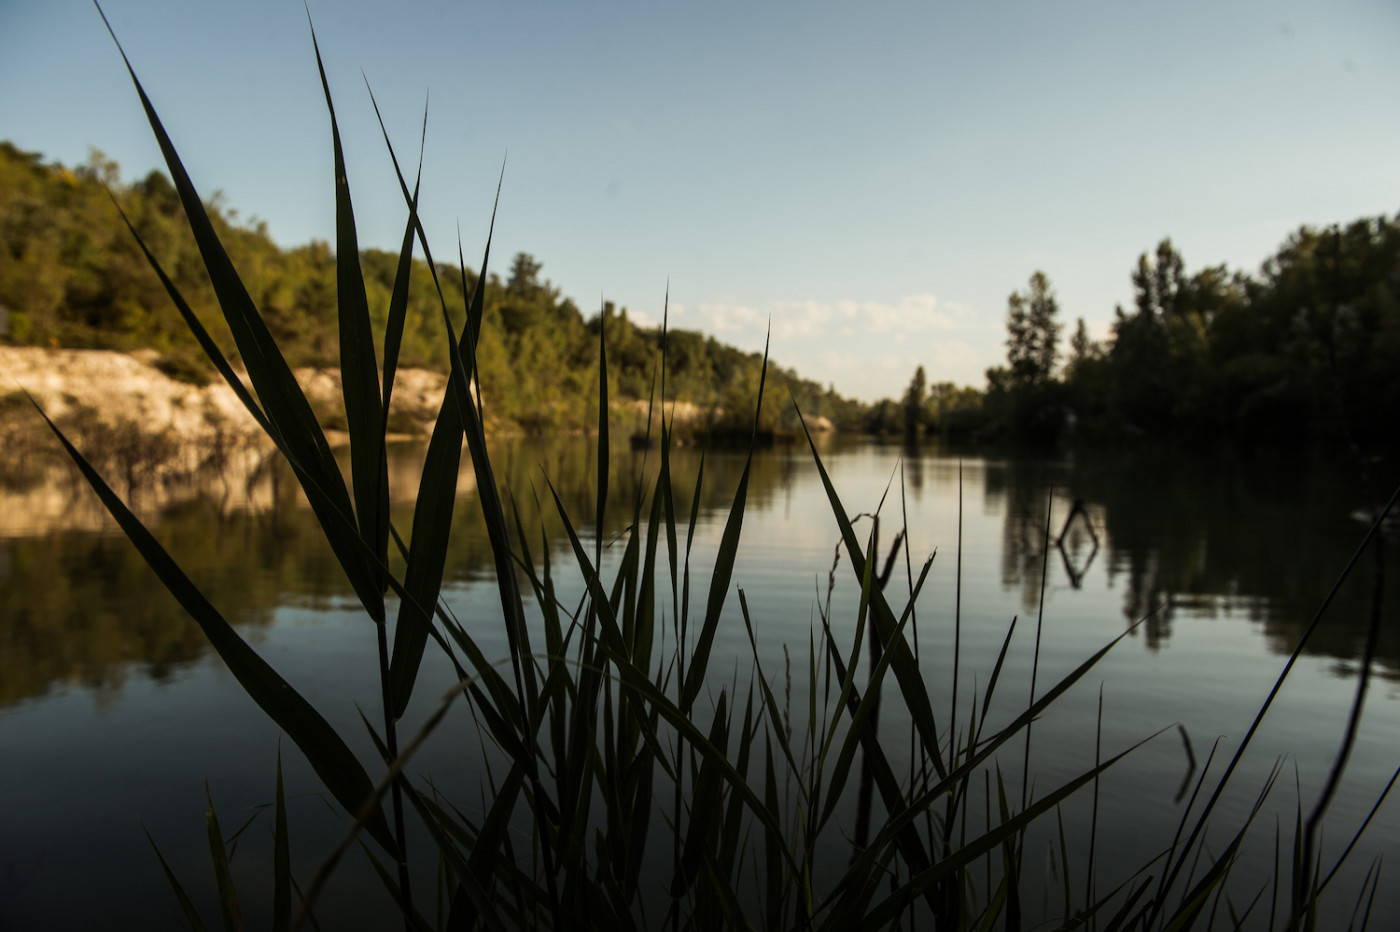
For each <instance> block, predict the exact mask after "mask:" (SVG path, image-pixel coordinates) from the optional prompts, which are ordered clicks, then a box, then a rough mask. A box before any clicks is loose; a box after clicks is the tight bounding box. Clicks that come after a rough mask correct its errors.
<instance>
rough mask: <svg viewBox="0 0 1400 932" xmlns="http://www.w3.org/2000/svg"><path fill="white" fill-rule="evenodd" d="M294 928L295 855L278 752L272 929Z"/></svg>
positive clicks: (286, 931)
mask: <svg viewBox="0 0 1400 932" xmlns="http://www.w3.org/2000/svg"><path fill="white" fill-rule="evenodd" d="M291 927H292V855H291V849H290V844H289V842H288V837H287V797H286V795H285V794H284V793H283V791H282V749H281V748H278V749H277V789H276V793H275V795H274V798H273V814H272V929H273V932H289V930H290V929H291Z"/></svg>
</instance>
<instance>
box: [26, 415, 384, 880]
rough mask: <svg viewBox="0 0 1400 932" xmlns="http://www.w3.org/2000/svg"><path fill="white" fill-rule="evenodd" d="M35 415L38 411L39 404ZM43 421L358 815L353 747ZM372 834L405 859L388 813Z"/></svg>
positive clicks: (360, 779) (248, 685)
mask: <svg viewBox="0 0 1400 932" xmlns="http://www.w3.org/2000/svg"><path fill="white" fill-rule="evenodd" d="M35 408H36V409H38V404H37V403H36V404H35ZM39 414H40V416H41V417H43V418H44V421H45V422H46V423H47V424H48V425H49V429H50V430H52V431H53V432H54V435H55V436H56V437H58V440H59V442H60V443H62V444H63V447H64V449H65V450H67V452H68V455H69V457H70V458H71V459H72V460H73V462H74V463H75V464H76V465H77V467H78V469H79V471H80V472H81V473H82V474H83V478H85V479H86V480H87V482H88V485H90V486H91V487H92V490H93V491H94V492H96V493H97V497H98V498H99V499H100V500H101V501H102V504H103V505H104V506H105V507H106V508H107V511H108V512H109V513H110V514H111V515H112V517H113V518H115V519H116V522H117V524H118V526H119V527H121V529H122V532H123V533H125V534H126V536H127V539H129V540H130V541H131V542H132V543H133V544H134V545H135V546H136V549H137V550H138V551H140V553H141V556H142V557H143V558H144V559H145V561H146V563H147V565H149V566H150V567H151V569H152V570H154V571H155V574H156V576H157V577H159V578H160V581H161V583H162V584H164V586H165V588H166V589H167V590H169V591H170V594H171V595H173V596H174V597H175V599H176V601H178V602H179V603H180V606H181V607H182V608H183V609H184V610H185V611H186V612H188V613H189V615H190V617H191V618H193V619H194V620H195V623H196V624H198V625H199V627H200V629H201V630H203V631H204V635H205V637H207V638H208V639H209V643H210V645H211V646H213V648H214V650H215V651H217V652H218V654H219V657H220V658H221V659H222V660H223V661H224V663H225V665H227V666H228V669H229V672H230V673H232V674H233V675H234V678H235V679H237V680H238V683H239V685H241V686H242V687H243V690H244V692H246V693H247V694H248V696H249V698H251V699H252V700H253V701H254V702H256V703H257V704H258V706H259V708H261V709H262V710H263V711H264V712H266V713H267V715H268V717H269V718H271V719H272V720H273V721H274V722H276V723H277V725H278V727H280V728H281V729H282V730H283V731H284V732H286V734H287V737H289V738H291V739H292V742H293V743H294V744H296V746H297V747H298V748H300V749H301V752H302V753H303V754H305V755H306V759H307V761H309V762H310V764H311V766H312V769H314V770H315V771H316V775H317V776H319V777H320V778H321V781H322V782H323V783H324V784H325V785H326V789H327V790H329V791H330V793H331V795H332V796H334V797H335V798H336V800H337V801H338V802H339V803H340V804H341V805H342V806H344V807H345V809H346V811H347V812H352V813H353V812H357V811H358V810H359V808H360V806H361V805H362V804H363V803H364V801H365V800H366V799H368V798H369V797H370V794H371V792H372V790H373V784H372V783H371V782H370V779H369V776H368V774H366V773H365V770H364V767H362V766H361V765H360V762H359V761H358V760H356V759H355V755H354V754H353V753H351V751H350V749H349V748H348V747H346V745H345V742H344V741H342V740H341V738H340V736H339V735H338V734H336V733H335V730H334V729H333V728H331V726H330V725H329V724H328V723H327V722H326V720H325V719H324V718H322V717H321V714H320V713H319V712H317V711H316V709H315V708H314V707H312V705H311V704H310V703H308V702H307V701H306V700H305V699H303V698H302V697H301V694H300V693H298V692H297V691H296V690H295V689H293V688H292V687H291V684H289V683H288V682H287V681H286V680H284V679H282V677H281V676H280V675H278V673H277V672H276V671H275V670H273V669H272V667H271V666H269V665H268V664H267V662H266V661H265V660H263V659H262V658H261V657H259V656H258V654H257V652H256V651H254V650H253V649H252V648H251V647H249V646H248V643H247V642H246V641H244V640H243V638H242V637H240V636H239V635H238V632H236V631H234V630H233V626H231V625H230V624H229V623H228V622H227V621H225V620H224V618H223V616H222V615H220V614H219V612H218V610H217V609H215V608H214V606H213V605H212V604H210V602H209V600H208V599H206V598H205V597H204V594H203V593H202V592H200V591H199V589H198V588H197V587H196V586H195V585H194V583H193V582H191V581H190V579H189V577H188V576H186V575H185V573H184V571H183V570H181V569H180V567H179V565H178V564H176V562H175V561H174V560H173V559H171V557H170V554H169V553H167V552H166V550H165V548H164V547H163V546H161V544H160V542H159V541H158V540H156V539H155V537H154V536H152V534H151V532H150V531H148V530H147V529H146V527H145V525H143V524H142V523H141V522H140V521H139V520H138V519H137V518H136V516H135V515H133V514H132V513H131V510H130V509H128V508H127V507H126V505H125V504H124V503H123V502H122V500H121V499H120V498H118V497H117V495H116V493H115V492H113V491H112V489H111V487H110V486H108V485H107V483H106V482H105V481H104V480H103V479H102V477H101V476H100V475H98V474H97V471H96V470H94V469H93V468H92V465H91V464H90V463H88V461H87V459H86V458H84V457H83V455H82V454H81V453H79V452H78V449H77V448H76V447H74V446H73V445H72V444H71V443H70V442H69V441H68V438H67V437H66V436H64V434H63V432H62V431H61V430H59V429H58V426H57V425H56V424H54V422H53V421H51V420H49V417H48V415H47V414H44V412H43V410H42V409H39ZM365 827H366V830H367V831H368V832H369V833H370V835H371V836H372V837H373V838H374V840H375V841H377V842H378V843H379V844H380V845H381V846H383V848H384V849H385V850H386V851H389V852H397V850H398V846H397V844H395V842H394V839H393V836H392V834H391V833H390V831H389V823H388V821H387V820H386V819H385V818H384V814H383V812H382V811H378V810H376V812H375V813H374V816H373V817H372V818H371V819H370V820H369V821H368V822H367V823H366V826H365Z"/></svg>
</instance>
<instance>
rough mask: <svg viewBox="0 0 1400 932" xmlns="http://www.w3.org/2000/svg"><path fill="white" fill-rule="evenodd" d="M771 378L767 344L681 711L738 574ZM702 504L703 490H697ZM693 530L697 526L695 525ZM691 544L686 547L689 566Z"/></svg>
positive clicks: (693, 691) (700, 676)
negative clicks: (766, 388)
mask: <svg viewBox="0 0 1400 932" xmlns="http://www.w3.org/2000/svg"><path fill="white" fill-rule="evenodd" d="M767 377H768V342H767V340H765V341H764V344H763V368H762V369H761V370H760V373H759V378H758V401H757V402H756V404H755V405H754V432H753V435H752V436H750V438H749V454H748V457H747V458H746V459H745V460H744V471H743V473H741V474H740V476H739V488H738V489H737V490H735V492H734V504H733V505H731V506H730V509H729V518H728V520H726V521H725V523H724V533H723V535H721V537H720V541H719V551H718V552H717V553H716V554H715V568H714V572H713V574H712V575H711V576H710V595H709V598H708V599H707V600H706V602H705V621H704V623H703V624H702V625H701V627H700V636H699V637H698V638H697V639H696V642H695V653H694V655H693V656H692V657H691V660H690V668H689V669H687V670H686V671H685V682H684V686H683V688H682V690H681V708H682V709H685V710H686V711H689V710H690V708H691V706H692V705H693V704H694V703H695V697H696V696H698V695H700V688H701V686H702V685H703V683H704V679H705V670H706V668H707V667H708V665H709V661H710V649H711V647H712V646H713V645H714V641H715V631H716V630H717V629H718V628H719V619H720V614H721V612H722V611H723V610H724V600H725V597H726V596H727V595H728V594H729V581H730V579H731V578H732V577H733V575H734V561H735V559H736V558H737V557H738V554H739V534H740V532H741V531H742V529H743V526H744V507H745V505H746V503H747V498H748V491H749V471H750V469H751V468H752V467H753V451H754V443H755V439H756V438H757V436H758V416H759V413H760V412H761V411H762V410H763V385H764V381H765V380H766V379H767ZM696 501H697V503H698V501H699V490H698V489H697V490H696ZM692 530H693V523H692ZM689 550H690V545H689V542H687V544H686V551H687V561H686V562H687V565H689Z"/></svg>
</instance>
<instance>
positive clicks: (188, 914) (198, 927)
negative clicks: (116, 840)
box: [142, 828, 206, 932]
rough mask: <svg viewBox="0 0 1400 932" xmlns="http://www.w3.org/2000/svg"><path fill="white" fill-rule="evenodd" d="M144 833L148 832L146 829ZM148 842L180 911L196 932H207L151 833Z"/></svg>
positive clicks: (148, 833)
mask: <svg viewBox="0 0 1400 932" xmlns="http://www.w3.org/2000/svg"><path fill="white" fill-rule="evenodd" d="M142 831H143V832H146V830H145V829H144V828H143V829H142ZM146 840H147V841H149V842H150V843H151V850H152V851H154V852H155V853H156V860H158V861H160V869H161V870H162V871H163V872H164V873H165V881H166V883H168V884H170V889H171V890H173V891H174V893H175V899H176V900H178V901H179V903H180V911H181V912H183V913H184V914H185V921H186V922H188V923H189V924H190V928H192V929H194V930H195V932H205V929H206V926H205V925H204V920H203V919H201V918H200V917H199V911H198V910H196V909H195V908H194V901H193V900H191V899H190V897H189V894H188V893H186V892H185V888H184V887H183V886H181V885H180V881H179V880H178V879H176V877H175V872H174V871H172V870H171V869H170V865H169V864H167V863H166V862H165V856H164V855H162V854H161V853H160V848H159V847H157V845H156V840H155V839H154V838H152V837H151V833H150V832H146Z"/></svg>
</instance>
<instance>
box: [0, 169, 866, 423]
mask: <svg viewBox="0 0 1400 932" xmlns="http://www.w3.org/2000/svg"><path fill="white" fill-rule="evenodd" d="M108 192H110V196H109V193H108ZM114 201H115V204H114ZM116 204H119V205H120V207H121V210H122V212H124V213H125V214H126V216H127V218H128V219H129V220H130V221H131V224H132V226H133V227H134V228H135V229H136V231H137V232H138V233H139V234H140V236H141V237H142V239H143V240H144V241H145V242H146V244H147V245H148V246H149V247H150V249H151V251H152V252H153V253H154V254H155V255H156V257H157V258H158V259H159V261H160V262H161V264H162V266H163V267H164V269H165V271H166V273H167V274H168V275H169V276H170V277H171V278H172V279H173V280H174V282H175V283H176V285H177V286H178V287H179V288H180V290H181V292H182V293H183V294H184V296H185V298H186V299H187V300H188V301H189V303H190V305H191V307H192V308H193V310H194V311H195V313H196V314H197V315H198V316H199V318H200V319H201V321H203V322H204V324H205V326H206V327H208V328H209V330H210V331H211V332H212V333H214V334H215V336H216V339H218V340H219V342H220V344H221V345H222V346H223V347H224V349H225V351H226V352H227V353H228V354H229V355H230V357H232V358H236V353H235V351H234V347H233V343H232V340H231V339H227V330H226V328H225V325H224V323H223V318H222V315H221V314H220V312H219V309H218V305H217V302H216V300H215V298H214V293H213V290H212V288H211V287H210V285H209V281H208V278H207V276H206V275H205V272H204V265H203V263H202V262H201V260H200V258H199V253H198V249H197V248H196V246H195V243H194V239H193V237H192V236H191V235H190V233H189V229H188V226H187V225H186V222H185V218H184V212H183V210H182V208H181V206H180V201H179V197H178V196H177V194H176V192H175V189H174V187H173V185H171V183H170V181H169V179H168V178H166V176H165V175H164V174H162V173H160V172H156V171H153V172H151V173H150V174H149V175H147V176H146V177H145V178H144V179H141V180H139V181H136V182H134V183H129V184H125V183H123V182H122V180H121V177H120V170H119V168H118V166H117V165H116V163H114V162H112V161H111V160H109V159H107V158H105V157H104V156H103V155H102V154H101V153H98V152H94V153H93V154H92V156H91V157H90V158H89V160H88V162H87V164H85V165H83V166H81V167H79V168H76V169H69V168H66V167H64V166H62V165H58V164H54V163H46V162H45V161H44V160H43V158H42V156H40V155H39V154H36V153H31V152H25V151H22V150H20V149H19V148H17V147H16V146H14V145H13V144H12V143H9V142H0V309H3V310H0V342H8V343H11V344H16V345H32V346H62V347H68V348H100V349H118V350H131V349H138V348H152V349H155V350H157V351H158V352H159V353H160V354H161V355H160V357H159V361H158V363H157V364H158V365H159V366H160V367H161V368H163V369H164V370H165V371H166V372H167V373H168V374H170V375H172V376H175V377H177V378H183V379H186V380H190V381H195V382H202V381H204V380H207V379H208V378H209V369H208V367H207V366H206V364H205V362H204V360H203V357H202V355H201V353H200V351H199V349H198V347H197V345H196V344H195V342H194V340H193V338H192V337H191V336H190V335H189V333H188V331H187V329H186V328H185V326H184V323H183V322H182V321H181V320H180V317H179V315H178V313H177V312H176V311H175V309H174V307H173V306H172V305H171V303H170V299H169V298H168V297H167V296H166V294H165V291H164V289H163V288H162V286H161V284H160V281H159V280H158V279H157V277H156V276H155V274H154V273H153V272H152V271H151V269H150V267H149V265H148V263H147V261H146V259H145V257H144V256H143V255H142V253H141V250H140V247H139V246H138V245H137V243H136V240H135V238H134V237H133V236H132V235H131V232H130V231H129V230H127V228H126V226H125V224H124V223H123V222H122V219H121V216H120V214H119V213H118V211H117V207H116ZM208 206H209V207H210V211H209V213H210V218H211V220H212V222H213V224H214V226H215V229H216V230H217V232H218V234H219V236H220V238H221V239H222V240H223V242H224V245H225V247H226V248H227V249H228V252H229V255H230V257H231V258H232V260H233V262H234V265H235V266H236V267H237V268H238V270H239V272H240V274H241V275H242V276H243V280H244V283H245V284H246V285H247V287H248V290H249V293H250V294H251V296H252V298H253V300H254V302H255V303H256V304H257V306H258V307H259V309H260V310H261V311H262V314H263V316H264V318H265V320H266V321H267V325H268V328H269V330H270V331H271V332H272V334H273V336H274V337H276V338H277V340H278V342H279V344H280V345H281V347H282V348H283V351H284V352H285V353H286V355H287V357H288V361H289V362H290V363H291V364H292V365H293V366H330V365H334V363H335V360H336V347H337V344H338V339H337V320H336V270H335V255H334V252H333V251H332V249H331V246H330V245H329V244H328V243H325V242H321V241H312V242H311V243H309V244H307V245H304V246H298V247H295V248H290V249H286V248H282V247H280V246H278V245H277V244H276V243H274V242H273V241H272V238H271V237H270V236H269V235H268V232H267V227H266V224H264V223H262V222H258V221H252V222H243V221H242V220H241V219H240V218H239V215H238V213H237V211H236V210H233V209H231V208H229V207H227V206H225V205H224V204H223V202H222V198H221V197H220V196H219V195H218V194H215V196H214V197H213V198H212V199H211V203H210V204H209V205H208ZM360 261H361V266H362V268H363V271H364V275H365V287H366V291H367V293H368V297H369V306H370V314H371V318H372V322H373V326H374V328H375V335H376V338H377V339H379V340H380V341H381V343H382V338H383V332H384V327H385V323H386V319H387V315H388V306H389V296H390V292H391V290H392V288H393V282H394V272H395V268H396V266H397V262H398V256H397V254H395V253H391V252H388V251H385V250H380V249H366V250H364V251H363V252H362V253H361V255H360ZM541 271H542V264H541V263H540V262H539V261H538V260H536V259H535V258H534V257H532V256H530V255H528V254H525V253H521V254H519V255H517V256H516V257H515V258H514V260H513V261H512V262H511V263H510V268H509V272H508V273H507V275H506V277H505V278H504V279H502V278H501V277H500V276H498V275H496V274H494V273H493V274H492V275H491V276H490V277H489V278H488V280H487V284H486V302H485V322H484V326H483V328H482V331H481V337H480V343H479V346H478V348H477V360H478V364H479V366H480V369H481V377H482V386H483V397H484V399H485V401H486V402H487V405H488V415H492V416H493V417H494V419H495V420H497V421H498V422H506V423H508V424H513V425H516V426H518V427H520V428H522V429H525V430H527V431H547V430H560V429H575V428H580V427H586V426H588V425H589V424H591V423H596V421H595V419H596V417H597V415H596V401H597V380H598V379H597V371H598V369H597V367H598V329H599V327H600V325H601V321H602V320H604V319H606V320H607V343H608V347H607V348H608V371H609V396H610V397H611V398H613V399H615V400H625V399H645V398H648V397H650V393H651V392H652V390H653V378H654V377H655V375H656V373H657V367H658V364H659V361H660V348H661V333H660V328H659V327H642V326H638V325H636V324H635V323H634V322H633V321H632V320H630V319H629V316H628V313H627V310H626V309H625V308H624V309H621V310H619V309H616V308H614V307H613V306H612V305H611V304H606V305H605V306H604V307H603V308H601V309H600V310H599V311H598V312H597V313H595V314H594V315H592V316H591V317H587V318H585V316H584V315H583V314H582V313H581V312H580V310H579V309H578V307H577V306H576V305H575V304H574V302H573V301H572V300H570V299H568V298H565V297H563V296H562V295H561V294H560V292H559V289H557V288H556V287H554V286H553V285H551V284H550V282H549V281H548V280H546V279H544V278H542V277H541ZM437 273H438V280H439V282H440V283H441V285H442V288H443V292H444V297H445V299H446V302H447V307H448V309H449V312H450V313H451V314H452V316H453V318H454V321H455V322H456V324H457V326H459V327H460V326H461V322H462V320H463V310H462V308H463V298H462V295H463V290H464V288H465V289H466V290H467V291H470V290H472V289H474V288H475V287H476V282H477V275H476V273H475V272H474V271H472V270H471V269H467V270H466V273H465V275H464V274H463V273H462V271H461V270H460V269H459V268H457V267H455V266H450V265H446V264H443V265H440V266H439V267H438V269H437ZM667 346H668V371H667V385H666V388H667V396H668V399H678V400H681V401H686V402H690V403H693V404H695V405H697V406H699V407H700V408H701V409H703V410H704V411H705V412H707V413H708V414H709V415H711V416H712V417H713V423H712V425H711V426H713V427H715V428H716V429H740V428H742V429H748V428H749V427H751V426H752V423H753V421H752V418H753V409H752V405H753V399H754V397H755V396H756V395H757V389H758V379H759V371H760V368H761V361H762V357H761V355H759V354H754V353H747V352H744V351H741V350H738V349H735V348H734V347H731V346H727V345H725V344H722V343H719V342H718V341H716V340H715V339H713V338H711V337H707V336H705V335H703V334H700V333H696V332H692V331H683V330H672V331H670V333H669V334H668V337H667ZM446 352H447V351H446V343H445V339H444V336H443V328H442V319H441V311H440V309H439V304H438V298H437V291H436V289H435V288H434V285H433V281H432V272H431V270H430V269H429V268H428V266H427V264H426V263H425V262H423V261H422V260H419V259H415V261H414V265H413V270H412V277H411V287H410V292H409V310H408V322H407V325H406V328H405V333H404V337H403V345H402V349H401V355H400V365H403V366H420V367H425V368H431V369H435V370H438V371H446V368H447V356H446ZM768 378H769V385H770V386H771V387H774V388H778V387H779V386H781V387H782V389H784V390H774V391H770V392H767V393H766V394H765V401H764V406H763V412H762V418H761V422H762V426H763V427H764V428H765V429H768V430H782V429H792V428H793V427H795V426H796V425H795V417H794V415H793V411H792V405H791V403H790V401H789V399H788V392H787V391H786V390H785V389H789V388H790V389H791V391H792V393H793V395H794V396H795V397H796V399H797V402H798V404H799V405H801V407H802V411H803V413H804V414H805V415H807V416H809V417H815V416H825V417H827V418H829V419H830V420H831V421H832V422H833V423H835V424H836V425H837V426H840V427H846V428H855V427H857V426H858V425H859V423H860V419H861V417H862V415H863V413H864V410H865V406H864V405H862V404H860V403H859V402H855V401H852V400H849V399H846V398H843V397H841V396H840V395H839V394H837V393H836V391H835V389H834V387H829V386H828V387H823V386H821V385H819V384H817V383H815V382H811V381H808V380H805V379H803V378H801V377H800V376H799V375H798V374H797V373H796V372H793V371H791V370H788V369H784V368H782V367H780V366H770V369H769V375H768ZM656 388H657V390H658V391H659V388H660V386H659V385H657V386H656Z"/></svg>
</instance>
